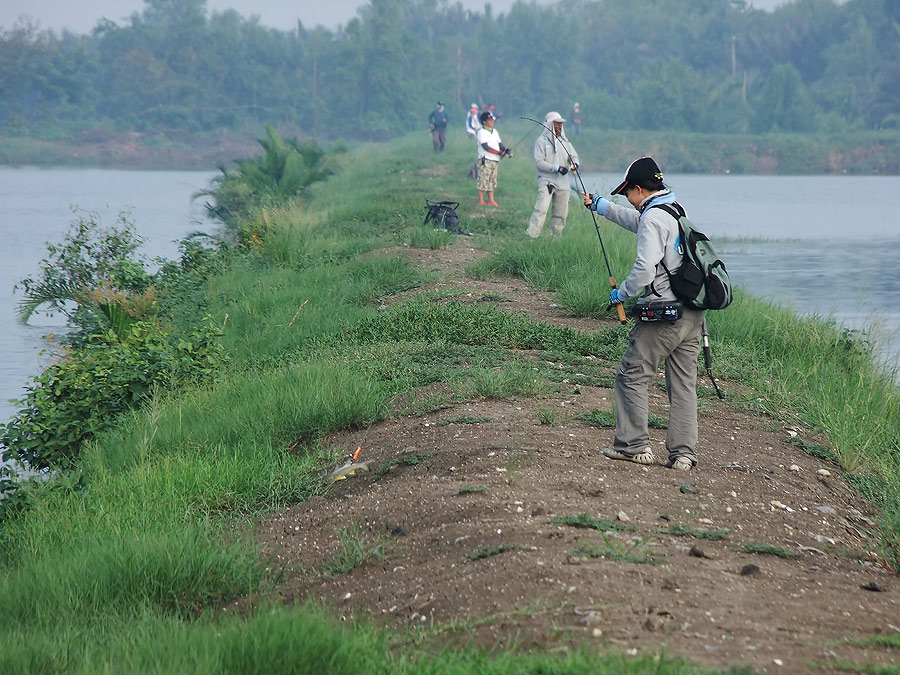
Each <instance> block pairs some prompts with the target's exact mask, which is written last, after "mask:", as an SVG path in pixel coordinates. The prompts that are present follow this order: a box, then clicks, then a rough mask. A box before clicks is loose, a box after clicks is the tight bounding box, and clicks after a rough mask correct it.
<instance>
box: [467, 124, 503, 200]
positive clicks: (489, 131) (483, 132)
mask: <svg viewBox="0 0 900 675" xmlns="http://www.w3.org/2000/svg"><path fill="white" fill-rule="evenodd" d="M479 122H481V129H479V130H478V133H477V134H475V140H476V141H477V143H478V178H477V181H478V205H479V206H485V201H484V196H485V194H487V198H488V201H487V206H499V204H497V202H496V201H494V190H496V189H497V168H498V166H499V164H500V160H501V159H502V158H504V157H512V153H511V152H510V151H509V149H508V148H507V147H506V146H505V145H503V142H502V141H501V140H500V134H498V133H497V130H496V129H494V116H493V115H492V114H491V113H490V112H487V111H485V112H483V113H481V116H480V118H479Z"/></svg>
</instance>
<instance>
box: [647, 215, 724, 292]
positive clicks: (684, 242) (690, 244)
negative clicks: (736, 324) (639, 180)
mask: <svg viewBox="0 0 900 675" xmlns="http://www.w3.org/2000/svg"><path fill="white" fill-rule="evenodd" d="M650 208H657V209H662V210H663V211H665V212H666V213H668V214H669V215H670V216H672V217H673V218H675V220H677V221H678V234H679V240H678V244H676V245H677V246H679V248H680V249H681V251H680V253H681V254H682V256H684V257H683V260H682V262H681V267H679V268H678V269H677V270H675V272H674V273H672V272H670V271H669V268H668V267H666V266H665V265H663V269H665V270H666V274H668V275H669V284H670V285H671V287H672V292H673V293H674V294H675V297H676V298H678V299H679V300H681V301H682V302H684V303H685V304H686V305H688V306H689V307H693V308H694V309H725V308H726V307H728V305H730V304H731V280H730V279H729V278H728V270H726V269H725V263H723V262H722V261H721V260H720V259H719V257H718V256H717V255H716V251H715V249H714V248H713V245H712V243H711V242H710V241H709V237H707V236H706V235H705V234H703V233H702V232H701V231H700V230H698V229H697V228H696V227H694V224H693V223H692V222H691V221H690V219H689V218H688V217H687V215H686V214H685V212H684V209H683V208H682V207H681V205H680V204H678V203H677V202H673V203H672V204H654V205H653V206H651V207H650Z"/></svg>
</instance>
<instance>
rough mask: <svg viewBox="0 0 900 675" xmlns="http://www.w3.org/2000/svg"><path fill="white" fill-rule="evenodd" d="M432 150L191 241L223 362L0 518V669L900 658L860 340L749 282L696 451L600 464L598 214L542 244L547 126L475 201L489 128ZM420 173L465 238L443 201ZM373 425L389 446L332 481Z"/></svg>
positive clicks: (879, 454) (764, 664)
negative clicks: (444, 217) (478, 155)
mask: <svg viewBox="0 0 900 675" xmlns="http://www.w3.org/2000/svg"><path fill="white" fill-rule="evenodd" d="M421 146H422V138H421V137H420V136H416V137H410V138H405V139H401V140H399V141H396V142H394V143H391V144H387V145H385V146H383V147H379V148H369V149H365V150H361V151H359V152H356V153H353V154H352V155H350V156H348V158H349V159H350V160H351V161H348V162H345V163H344V166H343V170H342V171H341V172H340V173H338V174H337V175H336V176H335V177H334V178H333V179H331V180H328V181H326V182H324V183H321V184H317V185H315V186H313V188H312V189H311V191H310V195H309V200H308V201H307V202H305V203H303V204H298V205H296V206H279V207H277V208H272V209H269V210H266V211H264V212H263V213H261V214H257V216H256V217H255V218H254V219H253V220H252V222H249V223H247V224H246V227H247V229H248V232H249V233H252V234H253V237H246V238H245V240H246V241H248V242H251V243H250V247H249V249H248V250H245V251H235V252H233V254H229V255H228V256H226V257H222V258H212V259H211V262H210V264H208V265H202V266H198V267H197V272H198V273H197V275H196V276H195V277H192V284H190V286H189V287H188V286H186V290H187V291H188V292H187V293H186V295H185V298H184V302H183V305H182V308H183V311H182V312H181V314H180V319H181V320H182V321H184V322H185V323H190V322H191V321H192V320H193V319H197V320H199V319H200V317H202V316H204V315H209V316H211V317H212V318H213V321H214V322H215V324H216V325H217V326H222V329H223V330H222V337H221V341H222V346H223V349H224V351H225V354H226V355H227V357H228V358H227V361H226V363H227V365H226V366H225V367H224V368H223V369H222V371H221V372H220V373H219V377H218V378H217V379H216V380H215V381H214V382H212V383H210V384H208V385H206V386H204V387H199V388H191V389H187V390H183V391H174V392H156V393H155V395H153V396H151V397H150V398H149V400H147V401H146V402H145V403H144V405H143V406H142V407H141V409H140V410H137V411H135V412H133V413H130V414H126V415H124V416H123V417H122V419H121V421H120V423H119V424H118V425H117V427H116V428H115V429H113V430H112V431H110V432H107V433H104V434H101V435H99V436H98V437H97V438H96V440H95V441H94V442H92V443H90V444H89V445H88V446H87V447H86V448H85V449H84V451H83V454H82V457H81V458H80V460H79V462H78V467H77V468H78V473H77V474H76V475H74V476H73V477H72V479H71V480H67V481H64V482H61V483H60V484H58V485H57V486H55V488H54V489H49V490H47V491H46V493H43V494H40V495H37V496H36V498H35V501H34V503H33V505H32V509H31V510H30V511H28V512H26V513H24V514H22V515H21V516H20V517H18V518H15V519H13V520H12V521H10V522H8V523H6V524H4V525H3V526H2V527H0V547H2V548H0V556H2V557H0V641H2V643H3V644H4V647H5V648H4V650H3V652H2V653H0V670H4V669H8V670H13V671H14V670H19V671H23V672H42V671H53V670H59V669H68V670H76V671H78V670H81V671H84V672H96V671H109V672H148V671H151V670H152V671H154V672H164V673H167V672H171V673H176V672H198V673H203V672H208V673H220V672H226V673H229V672H233V673H247V672H271V671H279V672H308V671H313V672H325V671H327V672H337V673H356V672H384V673H388V672H391V673H394V672H409V673H412V672H416V673H420V672H426V673H427V672H433V673H438V672H441V673H446V672H460V673H462V672H466V673H468V672H479V673H483V672H496V673H506V672H533V671H536V670H538V669H543V671H552V672H560V673H580V672H600V673H622V672H625V673H628V672H634V673H645V672H654V673H660V672H663V673H689V672H691V673H693V672H703V668H704V667H717V668H729V667H736V666H740V665H741V664H750V665H752V666H753V667H754V668H756V669H759V670H764V669H766V668H771V667H772V664H773V663H775V662H776V659H777V661H778V662H779V663H781V664H785V665H786V667H787V669H788V670H791V671H793V672H799V671H802V670H804V669H807V668H808V667H809V663H810V660H814V661H817V662H819V661H822V662H824V663H825V664H826V666H829V667H830V666H838V665H839V664H840V663H843V662H853V663H855V664H857V665H864V664H869V665H873V666H874V665H875V664H879V665H885V666H891V665H896V644H895V642H894V641H893V638H892V637H891V634H890V633H889V631H891V630H893V629H891V628H890V626H891V625H895V624H894V623H893V622H892V619H891V617H894V616H897V614H898V612H900V609H898V605H897V602H898V601H897V599H896V595H897V593H896V589H897V578H896V576H894V575H892V574H891V573H889V572H888V571H887V570H886V569H885V566H884V565H886V564H887V565H896V564H897V561H898V558H900V546H898V547H897V548H896V549H892V548H891V540H890V538H889V537H890V535H889V532H890V529H891V528H894V531H898V530H897V524H898V522H900V498H898V497H897V495H896V494H895V491H896V490H895V488H896V485H897V484H898V476H900V444H898V436H897V428H898V419H900V417H898V415H900V413H898V394H897V390H896V387H894V386H893V385H892V384H891V383H890V381H888V380H886V379H885V376H884V373H882V372H881V371H880V370H879V369H878V368H877V367H875V366H874V365H873V362H872V360H871V355H870V354H866V352H865V350H864V348H863V346H861V345H856V344H855V343H853V342H852V341H850V340H848V339H847V337H846V336H845V335H843V334H842V333H841V332H840V331H837V330H835V329H833V328H831V327H829V326H827V325H824V324H821V323H818V322H815V321H807V320H800V319H798V318H797V317H795V316H793V315H792V314H791V313H790V312H787V311H785V310H780V309H778V308H775V307H772V306H771V305H769V304H767V303H762V302H759V301H756V300H754V299H753V298H750V297H747V296H746V295H745V294H743V293H738V296H737V298H736V300H735V304H734V305H733V306H732V307H731V308H729V309H728V310H726V311H724V312H718V313H711V314H710V317H709V318H710V323H711V333H712V335H713V352H714V354H715V358H716V374H717V375H718V376H719V378H720V381H721V384H722V385H723V387H724V388H725V390H726V392H727V394H728V400H727V401H725V402H724V403H723V402H720V401H719V400H718V399H717V398H715V397H714V396H711V395H710V390H709V388H708V386H707V385H706V384H705V383H702V382H701V383H700V385H701V386H700V392H701V404H700V417H701V445H700V446H699V447H698V450H699V452H700V456H701V464H700V466H698V468H697V470H696V471H695V472H692V473H691V474H688V475H681V474H679V475H678V476H675V475H674V473H675V472H672V471H670V470H668V469H665V468H664V467H663V466H662V465H654V466H650V467H646V469H645V468H642V467H638V466H636V465H630V464H623V463H615V462H609V461H606V460H603V459H602V458H599V456H598V449H599V448H601V447H604V445H606V444H608V443H609V442H610V440H611V436H612V427H611V423H612V418H611V416H610V415H611V400H612V398H611V397H612V392H611V383H612V379H613V373H614V370H615V366H616V362H617V360H618V358H619V356H620V355H621V352H622V349H623V348H624V344H625V340H626V339H627V337H626V336H627V332H626V331H625V330H624V329H623V328H622V327H621V326H618V325H617V324H616V322H615V321H614V319H613V318H612V317H610V316H609V314H608V312H607V311H606V307H605V304H606V303H605V302H603V301H602V300H603V298H604V297H606V295H605V294H604V290H603V289H604V288H606V289H607V290H608V286H607V283H608V282H607V279H606V278H605V276H604V275H598V274H597V269H598V250H597V242H596V233H595V232H594V231H593V229H592V228H593V226H592V225H589V224H588V223H586V222H584V221H583V220H582V221H579V223H578V224H576V218H575V214H574V213H573V214H572V222H571V225H570V227H569V228H568V229H567V231H566V236H565V237H563V238H561V239H559V240H550V239H549V238H547V239H542V240H539V241H537V242H532V241H529V240H526V239H525V238H524V235H523V234H522V229H523V227H522V224H523V223H524V222H525V220H526V218H527V215H528V213H527V212H526V210H527V206H523V207H513V206H511V205H512V204H523V205H530V203H531V200H532V198H533V166H532V165H531V162H530V161H527V153H521V154H522V155H524V156H525V157H526V159H524V160H523V159H522V158H519V159H516V158H513V160H511V161H505V162H504V163H503V165H502V166H501V169H500V170H501V174H500V188H499V189H498V192H497V198H498V201H499V202H500V204H501V207H500V208H498V209H483V208H479V207H477V206H475V204H474V199H473V197H474V184H473V183H472V182H471V181H470V180H468V179H467V178H466V177H465V174H466V171H467V170H468V167H469V166H470V164H471V156H470V155H471V146H470V145H469V144H468V143H467V142H466V141H465V140H464V139H458V140H457V139H451V141H450V144H449V147H448V150H447V151H446V153H444V154H440V155H435V154H432V153H431V152H430V151H429V152H422V151H421ZM425 198H440V199H453V200H459V201H460V203H461V206H460V209H459V213H460V216H461V219H462V223H463V226H464V227H465V228H466V229H467V230H470V231H472V232H475V233H477V236H476V237H474V238H458V237H455V236H452V235H449V234H447V233H443V232H435V231H434V230H432V229H431V228H430V227H424V226H423V225H422V218H423V216H424V200H425ZM580 215H583V214H580ZM602 227H603V236H604V241H605V243H606V246H607V251H608V252H609V254H610V257H611V264H612V266H613V269H615V270H625V269H627V267H628V265H629V264H630V261H631V260H632V259H633V250H634V248H633V247H634V242H633V237H632V236H629V235H628V234H627V233H625V232H623V231H621V230H620V229H618V228H613V227H608V226H607V225H605V224H604V225H603V226H602ZM251 228H252V229H251ZM254 237H255V238H254ZM197 262H202V261H199V260H198V261H197ZM653 392H654V396H653V399H652V401H653V403H652V412H653V415H654V416H653V425H654V427H653V429H652V435H653V438H654V439H655V441H656V442H658V441H660V440H662V439H663V438H664V433H665V432H664V431H663V428H664V426H665V424H666V415H667V411H666V403H665V401H666V399H665V392H664V390H663V388H662V386H661V385H660V386H656V387H654V390H653ZM661 447H662V446H660V448H661ZM356 448H360V454H359V456H358V457H357V459H358V460H361V461H363V462H370V463H369V464H368V465H367V468H368V469H369V471H368V472H361V471H360V472H358V473H357V474H355V475H353V476H351V477H349V478H347V479H346V480H344V481H340V482H337V483H332V482H330V481H329V480H328V479H327V475H328V473H329V471H330V469H332V468H333V467H334V466H335V465H337V464H340V463H342V462H343V460H344V458H345V457H347V456H349V455H352V454H353V453H354V452H355V451H356ZM660 454H662V453H660ZM795 467H796V468H795ZM823 471H824V472H825V473H822V472H823ZM685 483H688V484H689V485H688V487H685V486H684V484H685ZM84 485H86V486H88V487H89V489H87V490H84V489H81V488H82V487H83V486H84ZM817 537H818V538H817ZM898 544H900V542H898ZM873 556H877V558H876V557H873ZM877 561H882V563H883V564H882V565H881V566H880V565H879V564H878V562H877ZM895 569H896V567H895ZM861 586H863V587H866V588H861ZM878 589H880V590H881V591H887V592H879V590H878ZM310 603H311V604H310ZM801 615H802V617H803V618H802V619H797V618H795V617H798V616H801ZM798 625H800V626H802V627H803V629H802V630H796V627H797V626H798ZM886 633H887V634H886ZM522 636H526V637H525V638H524V639H523V638H522ZM842 638H848V639H849V640H850V641H847V642H844V641H843V640H842ZM877 638H884V639H883V640H881V641H878V640H877ZM823 644H824V645H826V646H825V647H823V646H822V645H823ZM497 645H502V646H503V647H504V648H503V649H501V650H497V649H495V647H496V646H497ZM489 649H490V651H489ZM451 650H452V651H451ZM829 652H830V653H829Z"/></svg>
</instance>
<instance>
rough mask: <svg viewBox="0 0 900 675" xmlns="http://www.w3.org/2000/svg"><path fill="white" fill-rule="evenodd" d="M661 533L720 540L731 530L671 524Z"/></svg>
mask: <svg viewBox="0 0 900 675" xmlns="http://www.w3.org/2000/svg"><path fill="white" fill-rule="evenodd" d="M660 534H671V535H672V536H674V537H693V538H694V539H708V540H710V541H719V540H721V539H724V538H725V537H727V536H728V535H729V534H731V530H703V529H698V528H695V527H686V526H684V525H670V526H669V529H667V530H660Z"/></svg>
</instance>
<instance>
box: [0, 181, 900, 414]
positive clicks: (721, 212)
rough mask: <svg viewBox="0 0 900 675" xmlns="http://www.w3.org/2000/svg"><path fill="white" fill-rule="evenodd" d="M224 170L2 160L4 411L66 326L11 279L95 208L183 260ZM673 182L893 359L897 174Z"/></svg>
mask: <svg viewBox="0 0 900 675" xmlns="http://www.w3.org/2000/svg"><path fill="white" fill-rule="evenodd" d="M215 175H217V172H211V171H207V172H203V171H198V172H194V171H119V170H99V169H36V168H9V167H0V232H2V236H3V240H4V242H5V245H4V246H3V247H2V248H0V326H2V330H0V419H2V420H6V419H9V417H10V416H11V415H12V414H13V413H14V412H15V410H16V407H15V406H14V405H13V404H11V403H9V402H8V400H9V399H13V398H19V397H21V396H22V395H23V394H24V392H25V386H26V385H27V384H28V382H29V378H30V377H31V376H33V375H35V374H37V373H38V372H39V371H40V369H41V367H42V366H43V365H45V359H46V357H42V356H41V351H42V350H43V349H44V348H45V347H46V341H45V339H44V335H45V334H47V333H52V332H53V331H56V330H59V329H60V328H61V327H62V326H63V325H64V323H63V321H62V318H61V317H55V318H54V319H48V318H46V317H45V316H44V315H42V314H36V315H35V316H34V317H33V318H32V319H31V321H30V322H29V324H28V325H22V324H21V323H19V322H18V320H17V319H16V314H15V308H16V305H17V303H18V302H19V300H21V294H19V295H17V296H14V295H13V293H12V288H13V285H14V284H15V283H16V282H18V281H20V280H21V279H22V278H24V277H26V276H28V275H34V274H36V273H37V272H38V263H39V262H40V261H41V260H42V259H43V258H44V257H45V256H46V247H45V242H47V241H51V242H54V243H58V242H60V241H61V240H62V237H63V235H64V233H65V232H66V231H67V230H68V229H69V225H70V223H72V222H73V220H75V219H76V218H77V217H78V213H73V211H72V209H73V208H77V209H78V210H79V211H80V212H81V213H97V214H98V215H99V216H100V219H101V222H102V223H103V224H105V225H113V224H115V222H116V220H117V217H118V214H119V213H120V212H126V213H127V214H130V215H129V220H131V221H132V222H133V223H134V224H135V226H136V229H137V231H138V233H139V234H140V235H141V236H142V237H143V239H144V240H145V245H144V246H143V247H142V248H141V249H140V250H141V252H142V253H143V254H144V255H145V256H147V257H148V258H153V257H156V256H163V257H166V258H174V257H175V256H176V255H177V245H176V241H177V240H179V239H181V238H183V237H184V236H186V235H187V234H189V233H191V232H193V231H196V230H201V231H206V232H211V231H213V230H214V229H215V225H214V224H213V223H211V222H210V221H208V220H207V219H206V218H205V210H204V209H203V206H202V203H201V202H192V200H191V195H192V194H194V193H195V192H197V191H199V190H202V189H204V188H206V187H208V186H209V183H210V180H211V179H212V178H213V177H214V176H215ZM584 179H585V184H586V185H587V187H588V189H589V190H591V191H597V190H599V191H600V192H602V193H603V194H609V190H610V189H612V188H613V187H614V186H615V185H617V184H618V183H619V182H620V180H621V174H606V173H595V174H585V175H584ZM666 181H667V183H668V184H669V185H670V186H671V187H672V189H673V190H674V191H675V193H676V195H677V196H678V199H679V201H680V202H681V203H682V205H683V206H684V207H685V209H686V210H687V212H688V215H689V216H690V217H691V219H692V220H693V221H694V223H695V224H696V225H697V226H698V227H699V228H700V229H701V230H703V231H705V232H706V233H707V234H708V235H709V236H710V237H712V238H713V240H714V242H715V243H716V245H717V249H718V251H719V254H720V255H721V256H722V257H723V259H725V261H726V263H727V265H728V270H729V273H730V275H731V277H732V279H733V281H734V283H735V285H737V286H740V287H742V288H744V289H745V290H747V291H750V292H752V293H755V294H757V295H760V296H763V297H768V298H772V299H774V300H776V301H778V302H781V303H784V304H787V305H790V306H792V307H794V308H795V309H796V310H797V311H800V312H804V313H808V314H817V315H821V316H833V318H834V319H835V320H837V321H839V322H841V323H842V324H844V325H845V326H846V327H848V328H852V329H864V328H871V327H873V326H880V327H881V334H882V335H883V336H884V337H883V339H882V347H881V349H882V353H883V356H884V358H885V359H886V360H887V361H888V362H889V363H890V364H892V365H894V366H895V367H896V364H897V361H898V355H900V338H898V333H900V276H898V274H897V271H896V266H897V263H898V261H900V178H898V177H896V176H890V177H883V176H734V175H717V176H708V175H674V174H673V175H667V176H666ZM573 215H574V211H573ZM524 225H525V223H524V222H523V229H524ZM614 272H615V273H616V274H617V275H623V274H624V273H626V272H627V270H614Z"/></svg>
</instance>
